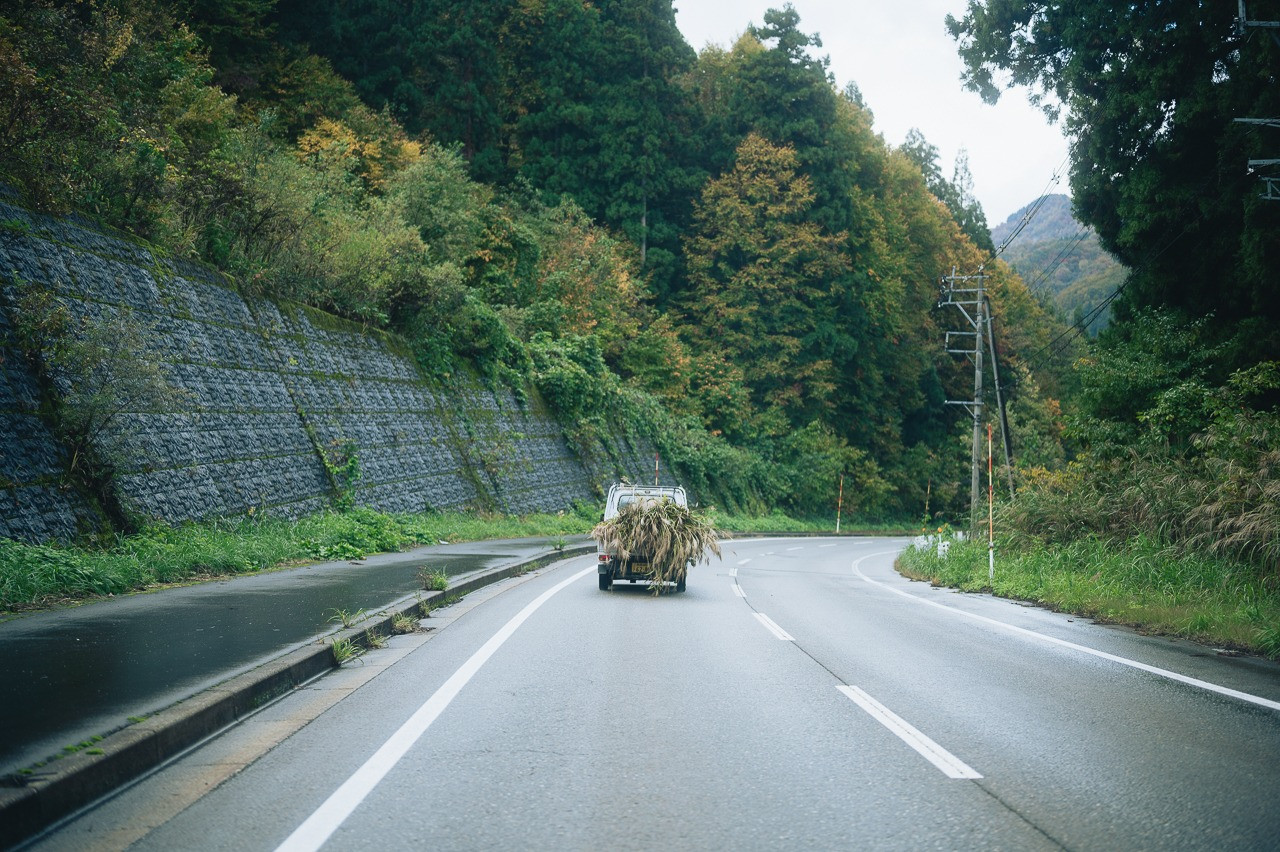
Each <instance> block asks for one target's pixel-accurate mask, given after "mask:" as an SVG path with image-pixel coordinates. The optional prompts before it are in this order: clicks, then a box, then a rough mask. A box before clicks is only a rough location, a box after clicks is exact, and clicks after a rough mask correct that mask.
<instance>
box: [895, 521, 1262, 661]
mask: <svg viewBox="0 0 1280 852" xmlns="http://www.w3.org/2000/svg"><path fill="white" fill-rule="evenodd" d="M898 569H899V570H900V571H901V572H902V573H903V574H904V575H906V576H908V577H912V578H914V579H917V580H928V581H930V582H932V583H933V584H934V585H940V586H951V587H954V588H958V589H962V590H964V591H971V592H991V593H993V594H996V595H999V596H1001V597H1008V598H1016V599H1018V600H1025V601H1031V602H1034V603H1037V604H1040V605H1042V606H1046V607H1049V608H1051V609H1055V610H1058V611H1061V612H1071V613H1076V614H1079V615H1083V616H1087V617H1090V618H1095V619H1098V620H1100V621H1107V622H1112V623H1118V624H1127V625H1131V626H1133V627H1136V628H1138V629H1139V630H1142V631H1143V632H1148V633H1158V634H1162V635H1171V636H1181V637H1185V638H1188V639H1193V640H1195V641H1198V642H1202V643H1205V644H1209V645H1214V646H1217V647H1222V648H1228V649H1233V650H1243V651H1249V652H1252V653H1257V654H1261V655H1264V656H1267V657H1270V658H1272V659H1280V588H1277V584H1276V583H1274V582H1272V583H1267V582H1265V581H1263V580H1262V579H1260V578H1259V577H1258V574H1257V570H1256V569H1255V568H1253V567H1251V566H1249V565H1246V564H1244V563H1242V562H1238V561H1234V560H1231V559H1226V558H1222V557H1218V556H1205V555H1188V554H1184V553H1175V552H1172V551H1170V550H1169V549H1167V548H1164V547H1161V546H1160V545H1159V544H1158V543H1156V542H1152V541H1149V540H1146V539H1141V538H1139V539H1134V540H1131V541H1128V542H1125V543H1123V544H1118V543H1115V542H1110V541H1105V540H1102V539H1097V538H1086V539H1081V540H1078V541H1075V542H1072V543H1070V544H1063V545H1054V544H1050V545H1039V546H1035V547H1025V548H1021V549H1019V548H1013V547H1006V546H1002V543H1001V542H999V541H997V545H996V565H995V581H994V583H993V582H991V581H990V580H988V566H987V544H986V542H985V541H960V542H953V543H952V545H951V549H950V552H949V553H948V554H947V556H946V557H945V558H942V557H939V556H938V554H937V549H936V547H928V548H914V547H913V548H909V549H907V550H906V551H905V552H904V553H903V554H902V556H901V557H899V559H898Z"/></svg>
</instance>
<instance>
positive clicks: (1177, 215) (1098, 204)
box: [947, 0, 1280, 358]
mask: <svg viewBox="0 0 1280 852" xmlns="http://www.w3.org/2000/svg"><path fill="white" fill-rule="evenodd" d="M1237 12H1238V7H1237V5H1236V4H1234V3H1224V2H1218V3H1203V2H1195V0H1173V2H1159V3H1156V2H1137V3H1127V4H1121V5H1117V4H1114V3H1106V2H1102V1H1101V0H1082V1H1081V2H1075V3H1067V4H1063V3H1051V2H1042V0H1036V1H1035V2H1032V0H986V1H985V2H979V0H971V2H970V3H969V5H968V9H967V10H966V13H965V14H964V16H963V17H962V18H960V19H956V18H954V17H948V19H947V26H948V28H949V29H950V31H951V33H952V35H953V36H954V37H955V38H956V39H957V40H958V42H959V50H960V55H961V57H962V58H963V59H964V61H965V65H966V69H967V70H966V75H965V78H966V81H967V85H968V86H969V87H970V88H971V89H973V90H975V91H978V92H980V93H981V94H982V95H983V97H984V98H986V99H987V100H989V101H994V100H995V99H997V98H998V97H999V96H1000V86H998V85H997V84H996V79H997V77H998V76H999V77H1000V78H1001V79H1002V80H1003V81H1007V83H1008V84H1010V85H1026V86H1031V87H1034V91H1035V92H1036V99H1037V100H1038V101H1039V102H1040V103H1041V104H1042V105H1043V106H1044V107H1045V109H1046V111H1047V112H1048V113H1050V114H1051V115H1052V116H1057V115H1059V114H1061V115H1063V116H1065V130H1066V133H1067V135H1068V137H1069V138H1070V139H1071V141H1072V146H1071V147H1072V171H1071V186H1072V193H1073V196H1074V198H1075V205H1076V210H1077V212H1078V214H1079V215H1080V217H1081V218H1082V219H1083V220H1084V221H1085V222H1087V223H1088V224H1090V225H1092V226H1093V227H1094V228H1095V230H1097V232H1098V236H1099V238H1100V240H1101V242H1102V245H1103V247H1104V248H1106V249H1107V250H1108V251H1109V252H1111V253H1112V254H1114V255H1115V256H1116V257H1118V258H1119V259H1120V260H1121V262H1123V263H1124V264H1125V265H1126V266H1129V267H1130V268H1131V269H1132V270H1133V273H1132V275H1131V276H1130V279H1129V283H1128V286H1127V288H1126V289H1125V291H1124V295H1123V297H1122V300H1121V301H1120V303H1118V304H1117V314H1118V316H1119V317H1120V318H1121V319H1123V318H1124V317H1125V316H1127V315H1131V314H1132V313H1133V312H1134V311H1135V309H1137V308H1139V307H1140V306H1142V305H1148V304H1155V305H1165V306H1169V307H1172V308H1175V309H1178V310H1181V311H1184V312H1186V313H1188V314H1191V315H1193V316H1203V315H1206V314H1208V313H1210V312H1213V313H1214V314H1215V316H1216V317H1217V320H1216V322H1217V323H1219V324H1220V325H1221V326H1222V328H1223V330H1224V332H1225V331H1228V330H1234V329H1231V328H1230V326H1232V325H1234V323H1235V322H1236V321H1240V320H1246V321H1248V320H1252V321H1253V329H1254V330H1253V334H1254V335H1255V338H1254V340H1253V345H1252V347H1251V348H1252V350H1253V352H1252V355H1250V356H1249V357H1250V358H1254V357H1258V356H1261V357H1275V356H1276V354H1277V353H1280V335H1277V334H1276V333H1275V329H1277V328H1280V322H1277V320H1280V302H1278V301H1277V300H1276V299H1275V266H1276V259H1277V257H1278V256H1280V204H1275V203H1274V202H1264V201H1261V200H1260V199H1259V197H1258V196H1259V195H1260V193H1261V190H1262V185H1261V183H1260V182H1259V180H1258V177H1257V176H1256V175H1253V174H1250V173H1249V170H1248V169H1247V167H1246V163H1247V161H1248V160H1250V159H1266V158H1274V157H1275V156H1276V150H1277V149H1278V146H1280V138H1277V137H1276V135H1275V133H1274V131H1270V130H1266V129H1259V128H1254V127H1249V126H1246V125H1241V124H1238V123H1235V122H1234V120H1235V119H1237V118H1247V117H1274V116H1276V115H1277V114H1280V90H1278V89H1277V87H1276V85H1275V68H1276V67H1277V61H1278V60H1280V45H1278V44H1277V43H1276V42H1275V41H1274V40H1273V39H1272V38H1270V37H1269V36H1268V35H1267V33H1265V32H1263V31H1261V30H1253V31H1246V32H1245V33H1244V34H1243V35H1242V34H1241V33H1240V31H1239V30H1238V29H1237V22H1236V14H1237ZM1249 15H1250V17H1251V18H1255V19H1263V20H1265V19H1270V20H1275V19H1278V18H1280V5H1278V4H1276V3H1274V2H1259V3H1250V4H1249Z"/></svg>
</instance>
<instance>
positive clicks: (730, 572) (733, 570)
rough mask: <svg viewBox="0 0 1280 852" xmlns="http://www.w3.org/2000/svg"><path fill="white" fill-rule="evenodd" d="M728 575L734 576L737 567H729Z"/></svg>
mask: <svg viewBox="0 0 1280 852" xmlns="http://www.w3.org/2000/svg"><path fill="white" fill-rule="evenodd" d="M729 576H730V577H736V576H738V569H737V568H730V569H729Z"/></svg>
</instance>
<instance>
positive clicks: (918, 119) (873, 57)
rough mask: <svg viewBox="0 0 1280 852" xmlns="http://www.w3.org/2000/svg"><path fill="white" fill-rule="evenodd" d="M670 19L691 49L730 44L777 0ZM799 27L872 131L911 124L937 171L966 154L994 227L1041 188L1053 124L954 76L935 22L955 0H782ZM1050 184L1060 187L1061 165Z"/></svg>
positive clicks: (692, 8) (703, 8) (718, 3)
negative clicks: (853, 93)
mask: <svg viewBox="0 0 1280 852" xmlns="http://www.w3.org/2000/svg"><path fill="white" fill-rule="evenodd" d="M675 2H676V23H677V24H678V25H679V27H680V31H681V32H682V33H683V34H684V37H685V40H686V41H687V42H689V44H690V45H692V46H693V48H694V49H695V50H699V51H700V50H702V48H703V47H704V46H705V45H706V44H708V43H712V44H718V45H720V46H722V47H726V48H727V47H730V46H732V44H733V42H734V41H736V40H737V37H738V35H739V34H741V33H742V32H744V31H745V30H746V28H747V25H748V24H752V23H754V24H761V23H763V22H764V13H765V11H766V10H767V9H770V8H782V6H783V4H784V2H785V0H675ZM791 3H792V5H793V6H794V7H795V9H796V12H797V13H799V15H800V31H801V32H804V33H807V34H810V35H813V34H814V33H817V34H818V35H819V36H820V37H821V39H822V47H821V49H819V50H817V51H815V53H816V54H817V55H819V56H821V55H826V56H828V57H830V59H831V66H830V70H831V73H832V74H833V75H834V76H835V79H836V85H837V86H839V87H840V88H842V89H843V88H844V86H845V84H846V83H848V82H850V81H853V82H855V83H857V84H858V88H859V89H861V90H862V97H863V100H864V101H865V102H866V104H867V106H868V107H870V109H871V111H872V113H873V114H874V115H875V129H876V131H877V132H878V133H880V134H881V135H882V136H883V137H884V139H885V141H886V142H887V143H889V144H890V145H894V146H897V145H900V144H902V141H903V139H905V138H906V135H907V131H908V130H910V129H911V128H913V127H918V128H919V129H920V130H921V132H923V133H924V135H925V138H926V139H928V140H929V142H930V143H932V144H933V145H935V146H937V148H938V150H939V152H940V155H941V156H940V160H941V165H942V172H943V175H944V176H946V177H947V178H950V177H951V168H952V165H953V163H954V161H955V156H956V153H957V152H958V151H959V150H960V149H961V148H965V149H967V150H968V152H969V169H970V171H972V173H973V185H974V194H975V195H976V196H977V197H978V200H979V201H980V202H981V203H982V208H983V211H984V212H985V213H986V214H987V223H988V224H989V225H990V226H991V227H995V226H996V225H998V224H1000V223H1001V222H1003V221H1005V220H1006V219H1007V218H1008V217H1009V216H1010V215H1011V214H1012V213H1014V212H1015V211H1016V210H1018V208H1020V207H1022V206H1024V205H1026V204H1029V203H1030V202H1032V201H1034V200H1035V199H1036V198H1037V197H1038V196H1039V195H1040V194H1041V193H1042V192H1044V191H1045V188H1046V186H1047V185H1048V184H1049V181H1050V179H1051V177H1052V176H1053V174H1054V172H1055V171H1058V170H1059V169H1060V167H1061V166H1062V164H1063V161H1064V159H1065V158H1066V155H1067V143H1066V140H1065V139H1064V138H1063V136H1062V133H1061V131H1060V130H1059V128H1058V127H1057V126H1054V125H1050V124H1049V123H1048V122H1047V121H1046V120H1045V118H1044V116H1043V114H1042V113H1041V112H1040V111H1039V110H1038V109H1037V108H1035V107H1033V106H1031V105H1030V104H1028V103H1027V99H1026V93H1025V91H1024V90H1011V91H1008V92H1006V93H1005V94H1004V96H1003V97H1001V98H1000V102H999V103H998V104H997V105H995V106H988V105H987V104H985V103H983V102H982V99H981V98H980V97H978V96H977V95H976V94H974V93H973V92H969V91H966V90H965V89H964V88H963V87H962V86H961V84H960V72H961V70H962V67H963V66H962V63H961V61H960V57H959V56H958V55H957V53H956V44H955V42H954V41H953V40H952V38H951V36H950V35H948V34H947V30H946V26H945V24H944V23H943V20H944V18H945V17H946V15H947V14H948V13H950V14H952V15H954V16H956V17H957V18H960V17H962V16H963V13H964V10H965V8H966V7H967V5H968V4H967V3H966V2H965V0H791ZM1061 171H1062V173H1063V176H1062V179H1061V181H1060V182H1059V183H1058V184H1056V185H1055V186H1052V187H1050V189H1049V191H1050V192H1060V193H1066V194H1069V193H1070V190H1069V189H1068V187H1067V179H1066V176H1065V168H1063V169H1061Z"/></svg>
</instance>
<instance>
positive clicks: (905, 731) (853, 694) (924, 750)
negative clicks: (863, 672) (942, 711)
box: [836, 684, 982, 778]
mask: <svg viewBox="0 0 1280 852" xmlns="http://www.w3.org/2000/svg"><path fill="white" fill-rule="evenodd" d="M836 689H838V690H840V691H841V692H843V693H844V694H845V695H847V696H848V697H849V700H850V701H852V702H853V703H854V704H857V705H858V706H859V707H861V708H862V709H863V710H866V711H867V713H869V714H870V715H871V718H873V719H875V720H876V721H877V722H879V723H880V724H882V725H884V726H885V727H886V728H888V729H889V730H890V731H892V732H893V733H894V734H895V735H897V737H898V738H899V739H900V740H902V741H903V742H904V743H906V744H907V745H909V746H911V747H912V748H913V749H915V750H916V751H917V752H919V753H920V755H921V756H922V757H923V758H924V759H925V760H927V761H929V762H930V763H932V764H933V765H934V766H936V767H938V768H939V769H941V770H942V772H943V774H944V775H946V776H947V777H948V778H981V777H982V776H981V775H979V774H978V773H977V772H976V771H974V769H973V768H972V767H970V766H969V765H968V764H967V763H965V762H964V761H963V760H961V759H960V758H958V757H956V756H955V755H954V754H952V753H951V752H949V751H947V750H946V749H945V748H943V747H942V746H940V745H938V744H937V743H935V742H934V741H933V740H931V739H929V738H928V737H926V736H925V735H924V734H922V733H920V731H919V730H917V729H916V728H915V727H913V726H912V725H911V724H910V723H909V722H907V720H905V719H903V718H902V717H901V716H899V715H898V714H896V713H894V712H893V711H892V710H890V709H889V708H888V707H885V706H884V705H883V704H881V703H880V702H879V701H876V700H875V699H874V698H872V697H871V696H870V695H868V694H867V693H865V692H863V691H862V690H861V689H858V687H856V686H845V685H844V684H840V685H838V686H837V687H836Z"/></svg>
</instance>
